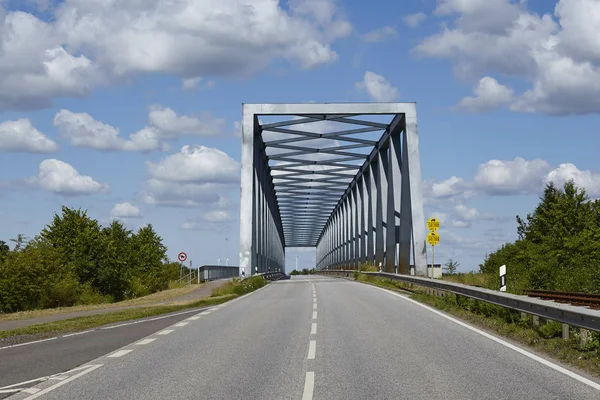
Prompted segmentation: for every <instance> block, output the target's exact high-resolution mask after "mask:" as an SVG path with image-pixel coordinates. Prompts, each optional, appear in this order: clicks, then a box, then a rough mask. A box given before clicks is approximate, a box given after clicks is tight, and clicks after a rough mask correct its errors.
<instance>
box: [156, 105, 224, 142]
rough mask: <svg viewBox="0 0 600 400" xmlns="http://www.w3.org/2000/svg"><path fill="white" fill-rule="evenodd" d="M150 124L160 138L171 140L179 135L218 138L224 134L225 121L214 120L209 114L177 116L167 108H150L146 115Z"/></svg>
mask: <svg viewBox="0 0 600 400" xmlns="http://www.w3.org/2000/svg"><path fill="white" fill-rule="evenodd" d="M148 118H149V120H150V124H151V125H152V126H154V127H156V128H157V129H158V130H159V131H160V135H161V137H163V138H165V139H173V138H176V137H178V136H181V135H193V136H219V135H222V134H223V133H225V129H226V121H225V120H224V119H222V118H215V117H213V116H211V115H210V113H207V112H205V113H202V114H201V115H200V117H196V116H193V115H177V113H176V112H175V111H173V110H172V109H170V108H168V107H162V106H152V107H150V113H149V115H148Z"/></svg>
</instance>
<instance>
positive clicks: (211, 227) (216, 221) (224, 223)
mask: <svg viewBox="0 0 600 400" xmlns="http://www.w3.org/2000/svg"><path fill="white" fill-rule="evenodd" d="M231 220H232V218H231V215H230V214H229V212H227V211H223V210H214V211H210V212H208V213H206V214H204V215H203V216H202V217H201V218H199V219H192V220H187V221H185V222H184V223H183V224H181V229H183V230H197V231H204V230H206V231H212V232H214V231H225V230H228V229H229V226H230V224H231Z"/></svg>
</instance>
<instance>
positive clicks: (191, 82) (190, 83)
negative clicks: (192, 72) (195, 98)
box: [181, 76, 202, 90]
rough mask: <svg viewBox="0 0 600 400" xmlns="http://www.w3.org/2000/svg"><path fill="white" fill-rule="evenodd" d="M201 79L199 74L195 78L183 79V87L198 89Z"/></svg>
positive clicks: (185, 88) (184, 88)
mask: <svg viewBox="0 0 600 400" xmlns="http://www.w3.org/2000/svg"><path fill="white" fill-rule="evenodd" d="M201 80H202V78H201V77H199V76H197V77H194V78H187V79H183V80H182V81H181V88H182V89H183V90H192V89H196V88H197V87H198V84H199V83H200V81H201Z"/></svg>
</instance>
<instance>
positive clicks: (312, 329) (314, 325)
mask: <svg viewBox="0 0 600 400" xmlns="http://www.w3.org/2000/svg"><path fill="white" fill-rule="evenodd" d="M310 334H311V335H316V334H317V323H316V322H313V323H312V325H311V327H310Z"/></svg>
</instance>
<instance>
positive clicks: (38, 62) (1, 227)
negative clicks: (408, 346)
mask: <svg viewBox="0 0 600 400" xmlns="http://www.w3.org/2000/svg"><path fill="white" fill-rule="evenodd" d="M185 3H186V2H167V1H165V0H148V1H147V2H139V1H134V0H119V1H113V2H110V1H100V0H90V1H86V2H83V4H82V2H77V1H74V0H66V1H62V2H57V1H51V0H46V1H43V0H30V1H27V0H18V1H17V0H4V1H2V0H0V205H1V207H0V237H1V239H3V240H8V239H10V238H14V237H16V235H17V234H18V233H24V234H25V235H27V236H30V237H31V236H34V235H35V234H37V233H38V232H39V231H40V230H41V229H42V228H43V226H44V225H45V224H47V223H48V222H50V220H51V218H52V214H53V213H54V212H57V211H59V210H60V207H61V205H63V204H66V205H68V206H72V207H82V208H84V209H87V210H88V211H89V214H90V215H91V216H92V217H94V218H96V219H98V220H99V221H100V222H101V223H103V224H106V223H108V222H109V221H110V220H111V218H114V217H118V218H120V219H121V220H123V221H124V222H125V223H126V224H127V226H129V227H131V228H132V229H135V228H136V227H137V226H139V225H142V224H146V223H152V224H153V225H154V226H155V227H156V229H157V231H158V232H159V234H160V235H161V236H162V237H163V238H164V241H165V243H166V245H167V246H168V248H169V256H170V257H171V258H173V259H174V258H175V257H176V255H177V253H178V252H179V251H186V252H187V254H188V256H189V259H191V260H192V261H193V262H194V265H201V264H214V263H216V262H217V259H218V258H221V259H222V260H223V262H224V259H225V258H229V264H230V265H232V264H237V262H238V252H239V223H238V219H239V176H238V175H239V160H240V136H239V134H240V131H239V128H238V125H237V124H236V122H238V121H239V120H240V119H241V104H242V103H244V102H245V103H271V102H273V103H275V102H285V103H293V102H307V101H316V102H365V101H416V102H417V112H418V117H419V134H420V146H421V148H420V149H421V164H422V174H423V179H424V181H425V185H424V193H425V201H426V216H427V217H431V216H437V217H439V218H440V219H441V221H442V229H441V231H440V235H441V243H440V245H439V247H438V248H437V249H436V260H438V261H439V260H441V261H446V260H447V258H448V257H453V258H454V259H456V260H458V261H459V262H460V263H461V267H460V269H461V270H465V271H468V270H473V269H477V266H478V264H479V263H480V262H482V261H483V257H484V256H485V254H486V253H487V252H491V251H493V250H494V249H496V248H497V247H498V246H500V245H501V244H502V243H504V242H506V241H509V240H514V238H515V236H516V227H515V216H516V215H517V214H519V215H522V216H523V215H525V214H526V213H527V212H530V211H532V210H533V208H534V207H535V205H536V203H537V197H538V196H539V194H540V191H541V188H542V187H543V184H544V182H547V181H549V180H552V181H556V182H559V183H562V182H564V181H565V179H569V178H572V179H574V180H575V181H576V183H577V184H579V185H580V186H583V187H585V188H586V189H587V190H588V192H589V193H590V195H591V196H592V197H594V198H596V197H600V174H599V171H600V166H599V165H598V157H597V154H598V150H599V148H600V139H599V137H600V135H598V127H599V126H600V123H599V122H600V120H599V118H598V113H599V112H600V100H599V99H600V84H599V83H598V82H600V42H599V41H598V39H597V38H598V35H599V34H600V21H599V20H598V18H599V17H598V15H600V3H598V1H594V0H560V1H559V2H552V1H541V0H535V1H533V0H530V1H528V2H525V1H509V0H485V1H484V0H437V1H436V0H406V1H403V2H398V1H384V2H381V3H380V4H379V5H378V6H377V7H373V6H372V4H370V3H365V2H361V1H333V0H290V1H289V2H288V1H284V0H282V1H280V2H279V4H278V3H277V2H276V1H272V0H235V1H234V0H198V1H193V2H187V3H190V4H188V5H185ZM142 4H143V5H142ZM167 4H171V5H170V6H169V5H167ZM242 5H244V6H253V7H242ZM594 11H595V13H594ZM594 18H596V20H594ZM186 146H187V147H186ZM202 146H203V147H202ZM86 177H87V178H86ZM297 255H298V256H299V257H300V261H299V264H300V266H307V267H310V266H312V265H311V264H312V263H313V262H314V252H310V251H294V250H292V249H290V250H288V252H287V259H288V261H287V265H288V270H290V269H291V268H293V266H294V265H295V258H296V256H297ZM438 257H439V258H438Z"/></svg>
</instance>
